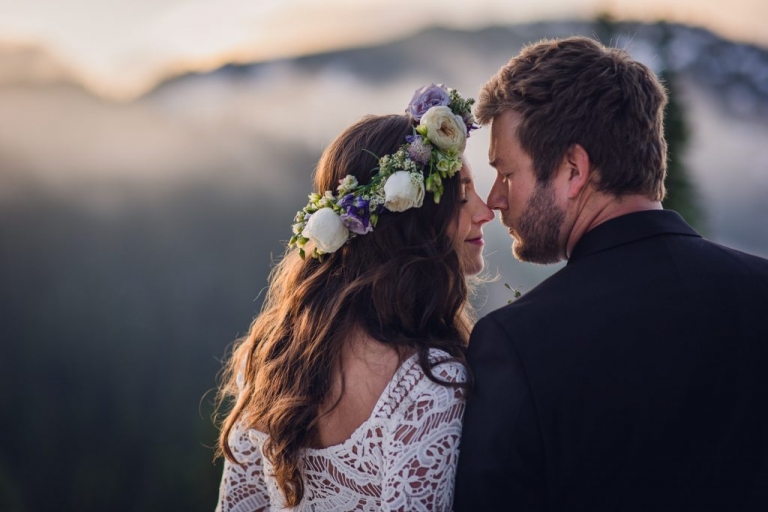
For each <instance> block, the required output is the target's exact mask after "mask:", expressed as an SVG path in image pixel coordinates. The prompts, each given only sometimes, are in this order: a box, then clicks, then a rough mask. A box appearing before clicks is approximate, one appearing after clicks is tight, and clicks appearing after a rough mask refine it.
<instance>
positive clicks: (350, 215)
mask: <svg viewBox="0 0 768 512" xmlns="http://www.w3.org/2000/svg"><path fill="white" fill-rule="evenodd" d="M339 206H341V207H342V208H344V210H346V211H345V213H342V214H341V215H339V218H340V219H341V222H342V223H343V224H344V225H345V226H346V227H347V229H349V230H350V231H351V232H353V233H356V234H358V235H364V234H366V233H370V232H371V231H373V226H371V212H370V211H369V210H368V201H366V200H365V199H363V198H362V197H359V196H356V195H354V194H347V195H345V196H344V197H342V198H341V201H339Z"/></svg>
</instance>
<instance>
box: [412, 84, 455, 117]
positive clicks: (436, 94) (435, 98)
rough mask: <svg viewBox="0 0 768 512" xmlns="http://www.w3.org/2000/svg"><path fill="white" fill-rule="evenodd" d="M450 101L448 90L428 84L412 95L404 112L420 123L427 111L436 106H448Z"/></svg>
mask: <svg viewBox="0 0 768 512" xmlns="http://www.w3.org/2000/svg"><path fill="white" fill-rule="evenodd" d="M450 101H451V99H450V96H449V94H448V90H447V89H446V88H445V86H444V85H442V84H438V85H435V84H429V85H425V86H424V87H422V88H421V89H418V90H417V91H416V92H415V93H414V94H413V98H411V102H410V103H409V104H408V108H407V109H406V112H408V114H410V116H411V117H412V118H414V119H415V120H416V121H421V117H422V116H423V115H424V114H426V113H427V110H429V109H431V108H432V107H437V106H448V104H449V103H450Z"/></svg>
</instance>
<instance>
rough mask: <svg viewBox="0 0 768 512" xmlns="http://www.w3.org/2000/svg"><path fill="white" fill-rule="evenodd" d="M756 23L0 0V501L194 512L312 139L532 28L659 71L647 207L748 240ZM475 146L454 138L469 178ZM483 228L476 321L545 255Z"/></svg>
mask: <svg viewBox="0 0 768 512" xmlns="http://www.w3.org/2000/svg"><path fill="white" fill-rule="evenodd" d="M766 19H768V3H766V2H764V1H761V0H756V1H747V0H731V1H730V2H728V4H727V6H724V5H723V4H722V3H721V2H715V1H706V0H704V1H693V0H691V1H686V0H678V1H677V2H675V3H674V6H670V5H666V2H662V1H655V0H648V1H639V0H638V1H590V0H570V1H569V0H561V1H549V0H538V1H537V2H526V3H523V2H506V1H498V2H494V1H490V0H487V1H486V0H476V1H474V2H452V1H448V0H444V1H443V2H436V1H432V0H420V1H419V2H418V3H413V2H405V1H401V0H388V1H386V2H385V1H383V0H381V1H379V0H376V1H369V2H352V1H342V0H326V1H324V2H319V1H308V0H281V1H265V0H261V1H244V0H220V1H216V2H213V1H181V0H153V1H151V2H150V1H147V0H133V1H131V2H127V1H103V0H102V1H97V0H68V1H67V2H57V3H55V4H54V3H52V2H49V1H47V0H26V1H25V2H19V1H18V0H0V414H2V417H1V418H2V419H0V510H2V511H60V510H61V511H68V510H78V511H90V510H111V511H144V510H185V511H195V510H199V511H205V510H212V509H213V508H214V506H215V501H216V496H217V492H218V482H219V476H220V472H221V463H220V461H217V462H214V460H213V455H214V452H213V449H212V447H213V446H214V445H215V442H216V428H215V427H214V425H213V423H212V421H211V413H212V394H211V393H209V391H210V390H212V389H214V388H215V386H216V375H217V372H218V371H219V369H220V368H221V358H222V357H223V355H224V354H225V351H226V349H227V347H228V346H229V345H230V343H231V342H232V341H233V340H234V339H236V338H237V337H238V336H241V335H243V334H244V333H245V332H246V331H247V329H248V325H249V323H250V321H251V319H252V318H253V316H254V315H255V314H257V312H258V310H259V307H260V304H261V300H262V298H263V291H264V287H265V286H266V283H267V281H266V277H267V273H268V272H269V270H270V268H271V263H272V261H273V260H274V259H276V258H278V257H279V255H280V254H281V253H282V251H283V247H284V243H285V241H286V240H287V239H288V238H289V236H290V224H291V220H292V217H293V215H294V213H295V211H296V210H297V209H299V208H301V207H302V206H303V205H304V204H305V202H306V194H307V193H308V192H309V191H310V187H311V174H312V171H313V168H314V165H315V162H316V161H317V158H318V157H319V155H320V153H321V151H322V150H323V148H324V147H325V146H326V145H327V144H328V143H329V142H330V141H331V140H332V139H333V138H334V137H335V135H336V134H338V133H339V132H340V131H341V130H342V129H343V128H344V127H346V126H347V125H349V124H351V123H353V122H354V121H356V120H357V119H358V118H360V117H361V116H363V115H365V114H384V113H396V112H401V111H402V110H403V109H404V108H405V106H406V104H407V102H408V100H409V99H410V98H411V95H412V93H413V91H414V90H415V89H416V88H418V87H420V86H421V85H424V84H427V83H430V82H436V83H439V82H442V83H446V84H449V85H451V86H453V87H456V88H457V89H459V90H460V91H461V92H462V93H464V94H465V95H470V96H475V95H476V93H477V91H478V90H479V88H480V87H481V86H482V85H483V83H484V82H485V81H486V80H487V79H488V78H489V77H490V76H491V75H492V74H493V73H494V72H495V71H496V70H497V69H498V68H499V67H500V66H502V65H503V64H505V63H506V62H507V61H508V60H509V58H510V57H512V56H513V55H514V54H516V53H517V52H518V51H519V50H520V48H521V47H522V46H523V45H524V44H526V43H529V42H535V41H537V40H539V39H541V38H544V37H562V36H570V35H576V34H580V35H586V36H592V37H595V38H598V39H599V40H601V41H602V42H604V43H605V44H610V45H613V46H619V47H622V48H626V49H627V50H628V51H629V52H630V53H631V54H632V55H633V56H634V57H635V58H637V59H639V60H641V61H642V62H644V63H646V64H648V65H649V66H651V67H652V68H653V69H654V70H655V71H656V72H657V73H658V74H659V75H660V76H661V77H663V79H664V80H665V81H666V84H667V87H668V88H669V90H670V92H671V102H670V104H669V108H668V111H667V122H666V130H667V138H668V141H669V144H670V159H671V160H670V173H669V180H668V188H669V198H668V199H667V201H666V202H665V207H667V208H672V209H676V210H678V211H680V212H681V213H682V214H683V215H684V216H685V217H686V218H687V219H688V220H689V221H690V222H691V223H692V224H693V225H694V226H695V227H696V228H697V229H698V230H699V231H700V232H701V233H703V234H704V235H705V236H706V237H708V238H710V239H712V240H714V241H717V242H720V243H724V244H727V245H730V246H733V247H735V248H738V249H741V250H744V251H747V252H750V253H753V254H758V255H761V256H764V257H765V256H768V236H767V235H768V202H766V201H765V197H767V196H768V151H767V150H766V148H768V50H766V48H768V31H766V30H765V27H764V23H765V20H766ZM487 141H488V130H480V131H479V132H475V133H473V136H472V139H471V140H470V143H469V147H468V153H467V154H468V157H469V159H470V161H471V163H472V164H473V167H474V172H475V175H476V181H477V182H478V187H479V188H480V190H481V193H483V194H484V193H487V191H488V190H489V189H490V184H491V181H492V176H493V173H492V170H491V169H490V168H489V167H488V165H487V153H486V152H487ZM486 238H487V246H486V248H487V250H486V253H487V260H488V269H489V272H490V274H497V273H498V275H499V279H498V280H497V281H495V282H492V283H489V284H487V285H485V286H483V287H482V288H481V290H480V293H479V295H478V297H477V298H476V301H477V305H478V307H479V308H480V312H481V314H482V313H484V312H488V311H490V310H492V309H495V308H497V307H501V306H503V305H504V304H506V302H507V300H509V299H510V298H512V297H511V292H510V291H509V290H508V289H506V288H505V287H504V284H505V283H506V284H509V285H510V286H512V287H514V288H518V289H520V290H521V291H522V292H523V293H525V292H526V291H527V290H529V289H530V288H531V287H533V286H535V285H536V284H537V283H538V282H540V281H541V280H542V279H544V278H545V277H546V276H548V275H550V274H551V273H552V272H554V271H555V270H557V268H559V267H558V266H552V267H541V266H534V265H529V264H520V263H516V262H515V261H514V260H513V258H512V256H511V254H510V239H509V238H508V236H507V234H506V231H505V230H504V229H502V228H501V227H500V226H499V225H498V224H497V223H493V224H492V225H489V226H488V227H487V228H486ZM712 300H714V301H716V300H727V297H717V296H713V297H712Z"/></svg>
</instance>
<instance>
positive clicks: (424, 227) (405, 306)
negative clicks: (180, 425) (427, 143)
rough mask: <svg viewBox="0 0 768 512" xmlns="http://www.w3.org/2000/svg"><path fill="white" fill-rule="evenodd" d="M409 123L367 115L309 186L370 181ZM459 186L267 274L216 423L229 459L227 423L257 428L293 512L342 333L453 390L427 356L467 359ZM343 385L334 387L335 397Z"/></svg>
mask: <svg viewBox="0 0 768 512" xmlns="http://www.w3.org/2000/svg"><path fill="white" fill-rule="evenodd" d="M412 127H413V121H412V120H411V119H410V118H409V117H407V116H402V115H390V116H370V117H366V118H363V119H362V120H360V121H359V122H357V123H356V124H354V125H353V126H351V127H350V128H348V129H347V130H345V131H344V132H343V133H342V134H341V135H339V137H337V138H336V140H334V141H333V142H332V143H331V145H330V146H329V147H328V148H327V149H326V151H325V152H324V154H323V155H322V157H321V158H320V161H319V162H318V165H317V170H316V173H315V187H314V189H315V191H316V192H318V193H320V194H322V193H323V191H325V190H334V191H335V189H336V186H337V184H338V182H339V180H340V179H342V178H343V177H344V176H346V175H348V174H352V175H354V176H355V177H356V178H357V180H358V181H359V182H360V183H367V182H368V181H369V180H370V179H371V177H372V175H373V174H374V173H375V171H373V169H374V168H375V167H376V165H377V159H376V158H375V157H374V156H372V154H371V153H373V154H375V155H385V154H391V153H394V152H395V151H397V149H398V147H399V146H400V145H401V144H403V143H404V141H405V137H406V135H409V134H410V133H411V130H412ZM459 181H460V180H459V179H458V177H456V178H454V179H450V180H445V182H444V184H445V192H444V195H443V197H442V199H441V202H440V204H435V203H434V201H433V200H432V196H431V194H429V193H427V195H426V197H425V198H424V205H423V206H422V207H421V208H412V209H410V210H407V211H405V212H402V213H395V214H392V213H386V214H383V215H382V216H381V217H380V219H379V223H378V226H377V227H376V229H375V230H374V231H373V232H372V233H369V234H367V235H365V236H359V237H356V238H354V239H353V240H351V241H350V242H349V243H347V244H346V245H345V246H343V247H342V248H341V249H339V250H338V251H336V252H335V253H332V254H327V255H326V256H325V257H324V259H323V261H319V260H317V259H313V258H310V257H309V256H307V258H306V260H302V259H301V258H300V257H299V254H298V250H297V249H289V250H287V252H286V254H285V256H284V257H283V259H282V260H281V261H280V262H279V263H278V264H277V265H276V266H275V268H274V269H273V270H272V273H271V275H270V279H269V291H268V292H267V295H266V298H265V302H264V305H263V307H262V311H261V314H260V315H259V316H258V317H256V319H255V320H254V321H253V323H252V325H251V328H250V331H249V333H248V335H247V336H245V337H244V338H242V339H240V340H238V342H237V343H236V345H235V348H234V351H233V354H232V357H231V358H230V359H229V361H228V363H227V365H226V367H225V369H224V374H223V381H222V385H221V387H220V390H219V405H220V406H222V404H224V403H229V400H232V401H233V402H234V405H233V406H232V409H231V411H230V412H229V414H228V416H227V417H226V419H225V420H224V421H223V424H222V427H221V433H220V437H219V448H220V451H221V452H223V454H224V455H225V456H226V457H227V458H228V459H229V460H231V461H233V462H234V463H237V461H236V460H235V457H234V455H233V453H232V450H231V449H230V446H229V437H230V434H231V433H232V431H233V428H234V427H235V425H236V424H238V423H239V422H242V424H243V425H244V426H245V427H246V428H258V429H260V430H262V431H265V432H266V433H267V434H268V435H269V439H268V441H267V442H266V443H265V444H264V447H263V455H264V456H265V457H267V458H268V459H269V460H270V461H271V463H272V466H273V469H274V475H275V478H276V480H277V483H278V485H279V487H280V489H281V490H282V492H283V493H284V495H285V497H286V501H287V504H288V505H289V506H296V505H298V504H299V503H300V502H301V500H302V498H303V496H304V482H303V480H302V472H301V467H302V456H303V453H304V450H305V449H306V448H308V447H312V446H313V445H315V444H316V442H317V437H318V422H319V420H320V416H321V412H320V411H321V407H322V406H325V407H324V408H323V409H324V410H327V404H328V400H329V392H330V390H331V384H332V382H333V377H334V375H335V374H336V372H339V371H340V368H341V353H342V346H343V344H344V342H345V338H346V337H347V336H348V335H349V333H352V332H354V331H355V329H362V331H363V332H365V333H366V334H367V335H369V336H371V337H372V338H374V339H376V340H378V341H379V342H381V343H385V344H388V345H390V346H393V347H395V348H396V349H397V350H403V351H406V350H414V351H416V352H417V353H418V357H419V362H420V364H421V366H422V368H423V369H424V372H425V373H426V375H427V376H428V377H429V378H430V379H432V380H433V381H435V382H440V383H441V384H443V385H452V384H450V383H445V382H441V381H440V380H439V379H437V378H436V377H435V376H434V375H433V374H432V371H431V365H430V362H429V359H428V351H429V349H430V348H433V347H434V348H439V349H442V350H444V351H445V352H447V353H449V354H450V355H451V356H453V357H454V358H455V359H457V360H458V361H460V362H462V363H464V361H465V359H464V348H465V347H466V344H467V341H468V337H469V331H470V329H471V322H472V321H473V320H474V318H473V316H474V312H473V311H472V310H471V306H470V305H469V302H468V293H469V285H468V282H467V280H466V278H465V276H464V271H463V266H462V262H461V260H460V256H459V254H458V253H457V251H456V249H455V246H454V243H453V241H452V239H451V237H450V235H449V233H451V232H453V230H454V229H455V223H456V222H457V216H458V211H459V207H460V200H461V198H460V195H461V190H460V184H459ZM289 227H290V223H289V222H288V223H286V229H288V228H289ZM238 372H242V378H241V382H240V385H241V386H242V389H240V388H239V386H238V385H237V374H238ZM343 385H344V384H343V380H342V392H343ZM453 385H455V384H453Z"/></svg>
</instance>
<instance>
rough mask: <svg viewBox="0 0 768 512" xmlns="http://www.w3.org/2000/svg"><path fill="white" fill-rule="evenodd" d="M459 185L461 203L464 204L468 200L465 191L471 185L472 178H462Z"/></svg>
mask: <svg viewBox="0 0 768 512" xmlns="http://www.w3.org/2000/svg"><path fill="white" fill-rule="evenodd" d="M460 186H461V204H466V203H467V202H469V198H468V196H467V192H468V191H469V188H470V187H471V186H472V179H471V178H462V179H461V184H460Z"/></svg>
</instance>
